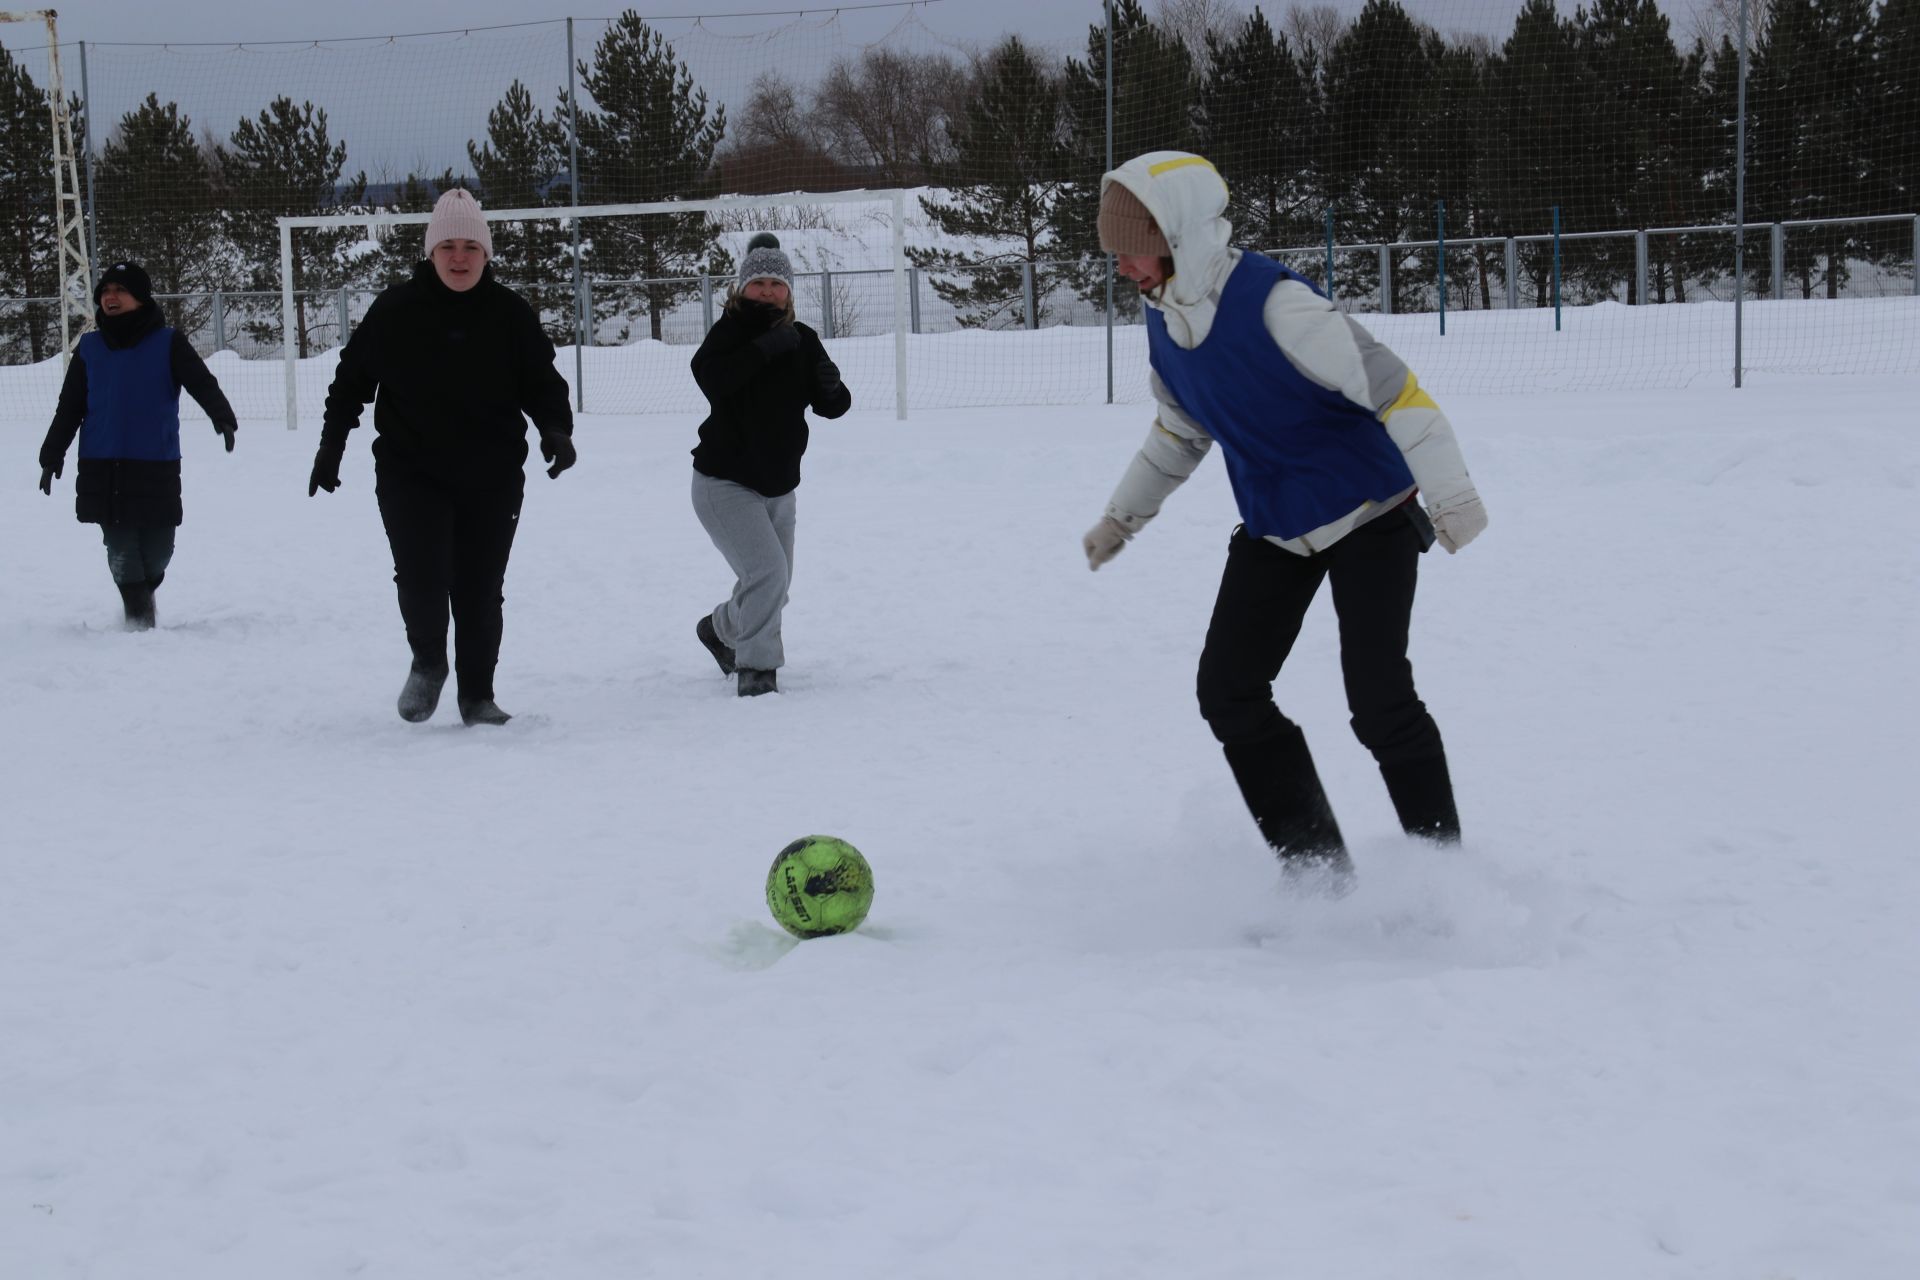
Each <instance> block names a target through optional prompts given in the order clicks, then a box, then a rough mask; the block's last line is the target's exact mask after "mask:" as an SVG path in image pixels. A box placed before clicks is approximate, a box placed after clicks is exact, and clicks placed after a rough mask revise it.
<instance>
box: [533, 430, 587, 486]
mask: <svg viewBox="0 0 1920 1280" xmlns="http://www.w3.org/2000/svg"><path fill="white" fill-rule="evenodd" d="M540 456H541V457H543V458H545V459H546V460H547V461H548V462H551V463H552V464H553V465H552V466H550V467H548V468H547V478H548V479H549V480H558V479H559V478H560V473H561V472H562V471H565V470H566V469H567V468H568V467H570V466H572V465H573V464H574V463H575V462H577V461H579V458H580V455H579V453H578V452H577V451H576V450H575V449H574V447H573V437H572V436H570V435H567V434H566V433H565V432H563V431H542V432H541V433H540Z"/></svg>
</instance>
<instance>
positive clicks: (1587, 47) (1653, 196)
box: [1574, 0, 1703, 302]
mask: <svg viewBox="0 0 1920 1280" xmlns="http://www.w3.org/2000/svg"><path fill="white" fill-rule="evenodd" d="M1574 25H1575V29H1576V31H1577V33H1578V45H1579V49H1580V53H1581V59H1582V63H1583V66H1584V68H1585V70H1586V72H1587V73H1588V75H1589V76H1591V84H1592V86H1593V91H1594V111H1595V118H1596V119H1597V120H1599V121H1601V122H1603V123H1604V127H1603V128H1599V129H1596V130H1594V132H1593V134H1592V139H1591V142H1590V151H1589V169H1588V181H1589V182H1590V183H1592V185H1593V187H1594V202H1593V203H1594V212H1593V217H1594V219H1595V221H1596V222H1600V223H1604V224H1607V225H1611V226H1616V227H1639V228H1645V227H1650V226H1680V225H1685V224H1689V223H1691V222H1692V221H1693V220H1694V219H1695V218H1697V217H1698V216H1700V214H1701V213H1702V210H1701V208H1700V203H1699V200H1698V193H1699V191H1700V189H1701V185H1702V177H1703V175H1702V173H1701V160H1700V157H1699V155H1698V147H1697V145H1696V144H1695V143H1694V142H1693V141H1692V135H1691V130H1692V127H1693V121H1694V109H1695V106H1696V104H1697V98H1696V96H1695V94H1694V89H1693V85H1694V82H1695V81H1697V78H1698V74H1699V73H1698V66H1697V64H1690V63H1689V62H1688V61H1687V60H1686V59H1683V58H1682V57H1681V55H1680V51H1679V50H1678V49H1677V48H1675V47H1674V43H1673V37H1672V34H1671V32H1670V29H1669V27H1668V23H1667V17H1666V15H1665V14H1663V13H1662V12H1660V7H1659V5H1658V3H1657V2H1656V0H1595V4H1594V6H1593V8H1592V9H1590V10H1589V9H1582V10H1580V11H1579V12H1578V13H1577V14H1576V16H1575V19H1574ZM1675 247H1676V246H1675V245H1674V243H1673V241H1672V238H1671V237H1656V238H1654V239H1653V240H1652V241H1651V242H1650V243H1649V245H1648V254H1649V261H1648V273H1649V275H1650V276H1652V277H1653V278H1654V282H1656V283H1658V284H1659V285H1660V286H1661V287H1662V289H1663V290H1664V287H1665V284H1666V282H1667V280H1668V279H1669V278H1672V279H1673V280H1674V282H1675V287H1676V288H1680V287H1683V286H1681V285H1680V284H1679V281H1678V277H1679V276H1680V275H1683V274H1684V271H1683V270H1682V271H1679V272H1676V271H1675V266H1676V264H1675V263H1673V262H1672V261H1671V258H1672V254H1673V250H1674V248H1675ZM1584 270H1585V271H1586V273H1587V276H1588V282H1589V287H1590V288H1591V289H1592V290H1593V291H1595V292H1597V293H1611V292H1612V290H1613V288H1614V286H1615V282H1617V281H1621V280H1625V281H1628V282H1631V281H1632V280H1633V278H1634V268H1633V246H1632V242H1631V241H1627V240H1602V241H1598V242H1595V243H1594V244H1593V246H1592V247H1591V249H1590V251H1589V256H1588V257H1587V259H1586V262H1585V264H1584ZM1627 300H1628V301H1630V302H1644V301H1645V299H1643V298H1635V297H1633V296H1632V289H1631V284H1629V289H1628V295H1627Z"/></svg>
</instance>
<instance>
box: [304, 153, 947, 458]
mask: <svg viewBox="0 0 1920 1280" xmlns="http://www.w3.org/2000/svg"><path fill="white" fill-rule="evenodd" d="M905 196H906V193H905V192H903V191H898V190H880V191H846V192H835V193H827V194H787V195H773V196H731V197H726V198H722V199H714V200H672V201H655V202H650V203H639V204H609V205H591V206H569V207H563V208H533V209H501V210H495V209H489V210H487V211H486V217H487V222H488V224H489V228H490V230H492V232H493V239H494V256H493V268H494V275H495V277H496V278H497V279H499V280H500V281H501V282H502V283H503V284H506V285H507V286H508V287H510V288H513V289H515V290H516V291H518V292H519V293H521V294H522V296H524V297H526V298H527V299H528V301H529V302H530V303H531V304H532V305H533V307H534V310H535V311H536V312H537V313H538V314H539V315H540V318H541V322H542V324H543V326H544V327H545V328H546V330H547V332H548V334H549V336H551V337H552V338H553V340H554V346H555V348H556V350H557V357H556V361H555V363H556V365H557V367H558V368H559V370H560V372H561V374H562V375H563V376H564V377H565V378H566V379H567V381H568V383H569V385H570V386H571V387H572V389H573V396H574V407H575V409H576V410H578V411H581V412H586V413H678V412H685V413H698V412H704V410H705V408H706V404H705V400H704V398H703V397H702V395H701V393H700V390H699V388H698V387H697V386H696V385H695V384H694V381H693V377H692V374H691V373H690V372H689V370H688V361H689V359H690V358H691V356H692V352H693V349H694V347H695V346H697V345H698V343H699V342H700V340H701V339H702V337H704V336H705V334H706V331H707V329H708V328H710V327H711V326H712V324H713V321H714V319H715V318H717V316H718V315H719V312H720V309H721V308H722V307H723V306H724V305H725V302H726V298H727V292H728V290H729V289H730V288H731V287H732V285H733V283H734V271H735V265H736V264H737V263H738V261H739V259H740V257H741V256H742V254H743V253H744V252H745V249H746V245H747V242H748V240H750V239H751V238H752V236H753V235H754V234H755V233H756V232H759V231H763V230H764V231H772V232H773V233H774V234H775V235H776V236H777V237H778V238H779V240H780V247H781V248H782V249H783V250H784V251H785V252H786V253H787V255H788V257H789V258H790V259H791V260H792V262H793V266H794V307H795V309H796V311H797V313H798V315H799V318H800V320H801V321H803V322H804V323H806V324H808V325H810V326H811V327H812V328H813V329H815V330H816V331H817V332H818V333H819V334H820V336H821V338H822V340H823V341H824V342H825V344H826V347H827V350H828V353H829V354H830V355H831V356H832V357H833V360H834V362H835V363H836V364H837V365H839V366H840V371H841V376H842V377H843V378H844V379H845V381H846V383H847V386H848V388H849V389H850V390H851V391H852V392H853V395H854V403H855V404H856V406H859V407H863V408H873V407H875V406H881V405H890V406H891V407H892V409H893V412H894V414H895V416H896V417H899V418H902V419H904V418H905V417H906V416H907V403H908V396H907V386H908V383H907V334H908V332H909V327H910V324H911V317H910V311H911V307H910V303H909V300H908V266H907V256H906V199H905ZM431 216H432V215H431V214H430V213H424V212H419V213H393V212H387V213H360V214H337V215H322V216H307V217H284V218H280V219H279V220H278V222H279V227H280V322H281V330H280V331H281V332H282V333H283V334H291V335H296V340H294V341H287V342H284V343H283V344H282V346H283V349H284V368H285V379H284V381H285V387H284V390H285V404H286V422H287V427H288V429H290V430H292V429H296V428H297V427H298V426H299V425H300V422H301V419H302V417H303V415H304V416H308V417H311V418H316V419H317V416H318V413H319V406H320V404H321V403H322V402H323V400H324V397H325V394H326V388H327V386H328V384H329V383H330V382H331V381H332V378H333V371H334V367H335V364H336V362H337V360H338V350H337V348H338V345H339V343H341V342H344V341H345V339H346V337H348V336H350V335H351V332H352V329H353V326H354V324H355V323H356V322H357V321H358V318H359V317H360V316H361V315H363V314H365V311H366V308H367V307H368V306H370V305H371V304H372V301H373V299H374V297H375V296H377V295H376V294H375V293H374V292H373V291H369V290H366V289H359V290H346V289H342V290H338V291H331V292H322V291H316V290H313V289H310V288H307V287H306V286H305V281H304V280H303V279H302V276H303V272H302V271H301V270H300V267H301V265H302V263H303V262H304V261H306V260H308V259H310V258H311V257H313V256H314V255H315V254H316V253H324V254H326V255H329V256H338V255H346V256H355V255H370V254H381V255H385V256H387V257H389V258H391V259H392V261H393V262H394V263H396V264H405V263H407V262H408V261H409V260H411V259H418V258H422V257H424V256H425V250H424V247H423V246H422V245H421V244H420V243H419V236H420V232H419V231H418V230H417V229H416V228H420V227H422V226H424V224H425V223H426V222H427V221H428V220H429V219H430V218H431ZM303 237H305V238H310V240H309V242H307V243H303ZM666 237H675V238H677V239H678V240H679V241H680V242H681V243H683V244H684V243H685V242H686V241H687V240H688V239H700V238H704V242H705V243H706V244H708V245H710V251H709V252H708V253H707V254H706V256H705V262H704V266H705V268H706V270H704V271H702V272H700V273H698V274H691V273H688V272H687V271H686V270H685V269H684V268H682V269H681V270H678V271H675V272H673V273H671V274H660V275H649V274H647V273H646V272H645V271H644V269H643V270H641V271H639V272H635V271H632V270H628V271H622V272H619V273H616V274H613V275H609V274H607V273H605V272H603V271H598V270H592V269H590V268H589V267H585V266H583V267H582V269H580V270H575V268H574V263H576V262H584V263H585V264H591V263H593V262H594V260H595V259H596V258H616V257H617V259H618V260H620V261H622V262H624V263H635V262H638V263H644V262H645V261H646V260H647V251H646V246H647V245H648V243H649V242H650V241H651V240H653V239H663V238H666ZM615 242H618V244H619V247H620V252H619V253H618V254H617V255H616V254H614V253H611V252H608V250H610V249H611V248H612V247H613V246H614V244H615ZM396 278H398V277H397V276H396ZM309 333H312V334H315V335H326V340H317V341H315V342H313V343H312V344H311V345H310V344H308V343H306V342H303V341H300V340H298V338H299V336H304V335H307V334H309ZM303 348H304V349H306V350H308V351H311V352H313V354H307V355H303V354H302V352H303Z"/></svg>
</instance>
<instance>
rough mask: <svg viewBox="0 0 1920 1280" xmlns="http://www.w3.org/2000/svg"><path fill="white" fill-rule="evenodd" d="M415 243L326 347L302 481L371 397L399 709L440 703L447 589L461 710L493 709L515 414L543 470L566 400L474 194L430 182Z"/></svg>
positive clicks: (565, 423) (516, 453)
mask: <svg viewBox="0 0 1920 1280" xmlns="http://www.w3.org/2000/svg"><path fill="white" fill-rule="evenodd" d="M426 243H427V249H428V253H429V259H428V261H425V262H422V263H420V264H419V265H418V266H417V267H415V268H414V272H413V278H412V279H411V280H408V281H407V282H405V283H404V284H398V285H395V286H393V287H392V288H391V289H388V290H387V291H386V292H384V293H382V294H381V295H380V296H379V297H378V298H377V299H375V300H374V303H373V306H372V307H370V308H369V309H368V311H367V314H366V318H365V319H363V320H362V321H361V322H360V327H359V328H357V329H355V330H354V333H353V337H352V338H351V339H349V341H348V342H347V345H346V346H345V347H343V348H341V350H340V367H339V370H338V372H336V373H335V374H334V378H333V385H332V386H331V387H329V388H328V389H327V408H326V415H325V420H324V425H323V426H322V427H321V431H320V451H319V453H318V454H317V455H316V456H315V458H314V463H313V475H312V477H311V479H309V481H308V483H307V495H308V496H309V497H311V496H312V495H313V494H315V493H317V492H318V491H320V490H321V489H325V490H326V491H327V492H328V493H332V492H333V491H334V490H335V489H337V488H339V487H340V460H341V458H342V456H343V455H344V453H345V451H346V444H347V432H349V431H351V430H352V429H353V428H354V427H355V426H357V425H358V424H359V421H360V411H361V408H362V406H364V405H365V404H366V403H367V401H369V400H373V401H374V407H373V430H374V441H373V463H374V494H375V497H376V498H377V499H378V501H379V503H380V518H381V520H382V521H383V522H384V523H385V525H386V528H387V541H388V543H389V544H391V546H392V548H393V580H394V582H395V584H396V585H397V586H398V587H399V591H400V616H401V618H402V620H403V621H405V623H406V627H407V644H408V646H409V647H410V648H411V649H412V650H413V664H412V667H411V668H410V669H409V671H408V673H407V682H406V685H405V686H404V687H403V688H402V689H401V690H400V703H399V709H400V717H401V719H403V720H409V721H415V722H418V721H421V720H425V719H427V718H428V717H430V716H431V715H432V714H433V712H434V708H435V707H437V706H438V705H439V702H440V689H441V687H442V686H443V685H444V684H445V683H446V680H447V610H448V605H449V603H451V605H452V610H453V622H454V636H453V642H454V643H453V647H454V663H453V665H454V669H455V671H456V672H457V674H458V682H457V700H458V702H459V707H460V719H461V720H462V721H463V722H464V723H466V724H469V725H475V724H494V725H497V724H505V723H506V722H507V721H508V720H509V719H510V718H511V717H509V716H508V715H507V713H506V712H504V711H502V710H501V709H500V705H499V704H498V703H497V702H495V701H494V695H493V670H494V666H495V664H496V663H497V662H498V661H499V657H500V634H501V627H502V623H501V616H500V606H501V603H502V596H501V589H502V586H503V584H504V582H505V580H506V574H507V557H508V555H509V554H510V553H511V551H512V550H513V534H514V530H515V529H516V528H517V527H518V525H519V520H520V500H521V496H522V492H523V490H524V488H525V485H526V473H525V472H524V471H523V470H522V468H523V466H524V465H525V463H526V460H527V422H526V420H527V418H532V419H533V423H534V425H535V426H536V427H537V428H539V431H540V455H541V457H543V458H545V459H546V460H547V461H548V462H550V463H552V464H553V465H552V466H550V467H548V468H547V474H548V475H549V476H554V477H557V476H559V474H560V473H561V472H562V471H565V470H566V469H567V468H568V467H570V466H572V465H573V463H574V448H573V410H572V408H571V406H570V405H569V404H568V403H567V384H566V380H565V379H563V378H562V377H561V376H560V373H559V371H558V370H557V369H555V368H554V367H553V343H552V342H551V341H550V340H549V339H548V338H547V335H546V333H545V331H544V330H542V329H541V327H540V320H539V317H537V316H535V315H534V313H533V308H531V307H530V306H528V305H527V303H526V300H525V299H523V298H522V297H521V296H520V295H519V294H517V293H515V292H514V291H513V290H511V289H509V288H507V287H506V286H505V285H503V284H501V283H500V282H499V281H497V280H495V279H494V278H493V267H492V266H491V265H490V264H489V263H488V259H489V258H491V257H492V256H493V239H492V237H491V235H489V233H488V230H487V220H486V217H485V215H483V214H482V213H481V211H480V206H479V204H478V203H476V202H475V200H474V198H473V197H472V196H471V195H469V194H468V193H467V192H465V191H462V190H459V189H458V188H456V189H454V190H452V191H449V192H447V193H446V194H445V195H443V196H441V197H440V200H439V202H438V203H437V204H435V205H434V208H433V219H432V221H430V222H428V223H427V236H426ZM376 396H377V397H378V398H377V399H376Z"/></svg>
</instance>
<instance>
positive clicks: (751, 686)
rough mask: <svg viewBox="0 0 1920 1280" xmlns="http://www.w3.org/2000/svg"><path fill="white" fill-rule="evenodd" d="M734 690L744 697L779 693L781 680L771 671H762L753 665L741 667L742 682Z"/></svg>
mask: <svg viewBox="0 0 1920 1280" xmlns="http://www.w3.org/2000/svg"><path fill="white" fill-rule="evenodd" d="M734 692H736V693H738V694H739V695H740V696H741V697H743V698H757V697H759V696H760V695H761V694H763V693H778V692H780V689H779V682H778V681H777V680H776V679H775V678H774V674H773V672H771V671H760V670H757V669H756V668H753V667H742V668H740V683H739V684H738V685H737V686H736V687H735V690H734Z"/></svg>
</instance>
